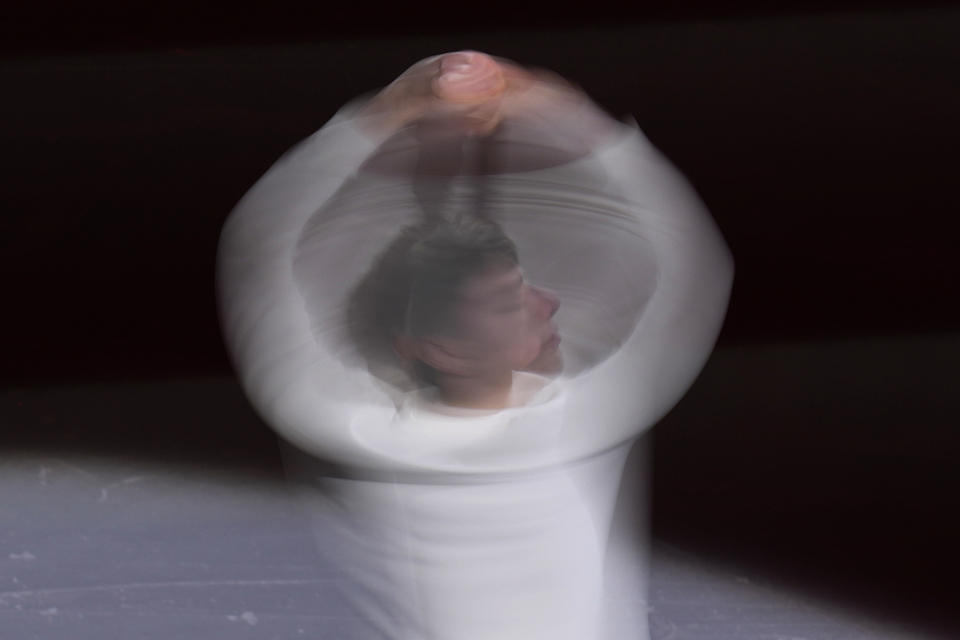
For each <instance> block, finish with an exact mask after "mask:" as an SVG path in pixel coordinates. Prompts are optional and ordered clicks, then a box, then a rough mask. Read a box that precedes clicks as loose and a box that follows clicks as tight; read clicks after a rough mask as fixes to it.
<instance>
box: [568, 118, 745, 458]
mask: <svg viewBox="0 0 960 640" xmlns="http://www.w3.org/2000/svg"><path fill="white" fill-rule="evenodd" d="M592 162H596V163H597V164H598V165H599V166H600V167H602V171H603V172H604V173H605V174H606V177H607V180H608V185H609V190H610V194H613V198H614V202H615V208H616V209H617V212H616V213H617V214H618V217H619V219H620V222H619V224H620V225H621V226H622V228H623V232H625V233H629V234H633V236H634V237H635V239H636V244H637V247H636V250H637V251H643V252H648V253H649V254H650V257H651V258H652V262H653V264H654V265H655V271H656V279H655V284H654V286H653V292H652V295H651V296H650V297H649V299H648V301H647V303H646V305H645V307H644V309H643V312H642V313H641V314H640V316H639V319H638V321H637V323H636V325H635V327H634V328H633V330H632V332H631V333H630V335H629V337H627V338H626V340H625V341H624V342H623V344H622V345H621V346H620V348H619V349H618V350H617V351H616V352H615V353H613V355H611V356H610V357H609V358H608V359H607V360H605V361H604V362H602V363H601V364H599V365H598V366H596V367H594V368H593V369H591V370H589V371H587V372H586V373H584V374H583V375H581V376H579V377H577V378H576V379H575V380H574V381H572V384H571V385H570V392H571V397H570V401H569V403H568V406H567V411H568V413H567V416H568V420H569V423H568V424H569V425H570V426H571V430H575V431H576V433H575V434H574V436H573V437H574V439H575V440H579V439H580V438H586V439H588V440H590V439H592V440H594V441H595V442H596V444H597V445H601V444H605V445H609V446H612V445H614V444H616V443H618V442H622V441H624V440H626V439H629V438H631V437H633V436H635V435H637V434H638V433H639V432H640V431H641V430H643V429H645V428H647V427H650V426H652V425H653V424H654V423H655V422H657V421H658V420H659V419H660V418H661V417H662V416H663V415H664V414H666V413H667V412H668V411H669V410H670V409H671V408H672V407H673V406H674V405H675V404H676V403H677V402H678V401H679V400H680V398H681V397H682V396H683V394H684V393H685V392H686V391H687V389H688V388H689V387H690V386H691V385H692V384H693V382H694V380H695V379H696V377H697V376H698V375H699V373H700V371H701V369H702V368H703V366H704V364H705V363H706V361H707V358H708V357H709V355H710V352H711V351H712V349H713V346H714V344H715V342H716V339H717V336H718V334H719V332H720V328H721V326H722V323H723V318H724V315H725V313H726V309H727V303H728V300H729V296H730V291H731V287H732V283H733V258H732V255H731V253H730V251H729V249H728V247H727V245H726V243H725V242H724V240H723V236H722V235H721V233H720V231H719V229H718V228H717V226H716V224H715V223H714V221H713V219H712V218H711V216H710V214H709V213H708V212H707V210H706V207H705V206H704V205H703V203H702V202H701V200H700V199H699V197H698V196H697V194H696V192H695V191H694V189H693V188H692V186H691V185H690V184H689V183H688V182H687V180H686V179H685V178H684V177H683V176H682V175H681V174H680V172H679V171H677V170H676V169H675V168H674V167H673V166H672V165H671V164H670V163H669V161H667V160H666V159H665V158H664V157H663V155H662V154H661V153H660V152H659V151H657V150H656V149H655V148H654V147H653V145H652V144H651V143H650V142H649V141H648V140H647V139H646V138H645V136H644V135H643V134H642V133H641V132H640V131H639V129H637V128H635V127H624V133H623V136H622V138H621V139H620V140H619V141H617V142H615V143H613V144H611V145H608V146H606V147H604V148H603V149H601V150H600V151H598V153H597V154H596V155H595V156H594V158H593V159H592ZM624 295H625V296H630V295H639V293H637V292H631V291H625V292H624ZM591 431H593V432H594V433H593V434H591V433H590V432H591ZM598 431H599V432H600V435H599V436H598V434H597V432H598Z"/></svg>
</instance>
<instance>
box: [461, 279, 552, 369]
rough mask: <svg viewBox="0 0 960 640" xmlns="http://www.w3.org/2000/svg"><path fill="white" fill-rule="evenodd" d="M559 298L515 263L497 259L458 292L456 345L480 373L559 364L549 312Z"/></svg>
mask: <svg viewBox="0 0 960 640" xmlns="http://www.w3.org/2000/svg"><path fill="white" fill-rule="evenodd" d="M559 304H560V303H559V301H558V300H557V298H556V296H554V295H553V294H552V293H551V292H549V291H546V290H544V289H539V288H537V287H534V286H532V285H530V284H529V283H527V282H526V281H525V280H524V277H523V272H522V271H521V269H520V267H519V266H517V265H511V264H505V263H495V264H492V265H490V266H488V267H487V268H485V269H484V270H483V271H482V272H481V273H480V274H478V275H477V276H474V277H473V278H470V279H468V280H467V282H466V283H465V284H464V286H463V289H462V291H461V297H460V306H459V309H458V317H457V320H458V321H459V322H458V325H459V328H460V331H458V332H457V334H458V335H457V340H456V343H454V348H456V349H458V350H460V351H461V353H462V354H463V357H464V358H467V359H469V361H470V362H471V363H472V366H473V367H474V368H475V371H476V372H477V374H479V375H486V374H490V375H497V374H500V373H503V372H507V371H523V370H533V371H539V372H542V373H555V372H556V371H558V370H559V368H560V354H559V349H558V346H559V343H560V338H559V336H558V334H557V328H556V326H555V324H554V323H553V316H554V314H555V313H556V312H557V308H558V307H559Z"/></svg>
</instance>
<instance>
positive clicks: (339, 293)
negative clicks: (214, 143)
mask: <svg viewBox="0 0 960 640" xmlns="http://www.w3.org/2000/svg"><path fill="white" fill-rule="evenodd" d="M580 108H581V109H582V110H583V113H579V112H578V113H567V114H560V115H559V116H557V117H556V118H555V119H554V118H549V119H544V120H542V121H535V120H529V121H527V122H514V123H511V122H507V123H505V124H504V125H503V126H502V128H501V129H500V130H499V131H498V133H497V134H496V135H495V136H494V138H493V139H492V141H493V143H492V149H493V152H492V155H493V158H494V170H493V171H492V173H490V174H489V175H485V176H484V177H483V181H484V194H485V195H484V199H485V204H484V206H485V207H486V208H487V209H488V210H489V211H492V212H493V214H494V215H495V217H496V219H497V220H498V221H499V222H500V223H501V224H502V226H503V227H504V229H505V230H506V232H507V234H508V235H509V236H510V237H511V238H512V239H513V240H514V241H515V242H516V244H517V246H518V249H519V252H520V261H521V265H522V267H523V269H524V271H525V272H526V275H527V278H528V279H529V280H530V281H531V282H533V283H535V284H537V285H540V286H545V287H548V288H550V289H552V290H554V291H555V292H556V293H557V295H558V297H559V298H560V300H561V307H560V310H559V312H558V314H557V316H556V321H557V325H558V326H559V329H560V332H561V334H562V336H563V345H562V350H563V355H564V361H565V363H566V364H565V371H564V374H563V376H562V377H560V378H558V379H555V380H547V379H543V378H539V377H537V376H533V375H532V374H517V375H516V383H515V391H516V397H515V405H514V406H512V407H511V408H508V409H505V410H502V411H497V412H480V411H466V410H454V409H451V408H444V407H443V406H442V405H440V404H439V403H437V402H435V401H433V400H432V399H431V395H430V392H429V391H425V390H418V391H411V389H410V388H409V387H406V386H404V385H403V384H402V378H400V377H399V376H398V375H397V372H396V371H391V370H390V369H389V367H388V366H387V365H384V363H382V362H374V361H372V360H368V359H366V358H365V357H364V356H363V355H362V354H361V353H360V351H359V350H358V349H357V348H356V346H355V345H354V344H353V343H352V342H351V340H350V338H349V332H348V331H347V326H346V323H347V317H348V316H347V313H346V309H347V305H348V301H349V298H350V295H351V292H352V291H353V289H354V288H355V286H356V284H357V283H358V281H359V280H360V279H361V277H362V276H363V275H364V273H365V272H366V271H367V269H369V267H370V265H371V264H372V262H373V260H374V258H375V257H376V256H377V255H378V254H379V253H380V251H381V250H382V249H383V248H384V246H385V245H386V244H387V243H388V242H389V241H390V240H391V239H393V237H394V236H395V235H396V233H397V232H398V230H399V229H400V228H401V227H402V226H404V225H406V224H408V223H410V222H414V221H415V220H416V219H417V218H418V216H420V215H422V210H423V208H424V206H427V205H426V204H425V203H426V202H427V201H429V200H430V199H431V198H436V199H437V200H438V201H440V200H442V201H443V202H445V203H447V204H449V203H456V202H457V201H458V200H461V201H462V200H468V199H469V198H471V197H473V195H472V193H473V192H472V191H471V190H470V185H471V184H473V182H474V181H475V180H476V179H475V178H470V177H465V176H462V175H457V171H458V168H457V167H456V166H454V167H450V166H446V164H445V163H444V162H440V163H439V164H436V163H435V166H433V167H431V166H430V159H431V157H433V158H434V159H436V158H437V157H439V156H441V155H442V153H443V152H442V149H447V150H448V151H449V149H450V148H451V144H452V145H453V147H456V148H459V146H458V145H459V144H460V143H456V142H455V143H450V141H449V140H447V142H445V143H443V144H440V145H438V146H435V147H434V148H433V149H434V151H435V152H436V153H435V155H434V156H431V155H430V154H431V143H430V142H429V135H427V136H426V138H424V137H423V136H422V135H420V134H418V133H417V132H416V131H415V130H414V129H408V130H406V131H404V132H401V133H400V134H398V135H396V136H393V137H392V138H391V139H390V140H385V139H375V138H374V137H373V134H370V133H368V132H367V131H366V129H361V128H359V127H358V126H357V118H358V116H357V115H356V113H357V110H358V108H357V106H356V104H352V105H348V106H347V107H345V108H344V109H342V110H341V111H340V112H339V113H338V114H337V115H336V116H335V117H334V118H333V119H332V120H331V121H330V122H329V123H328V124H327V125H326V126H324V127H323V128H322V129H321V130H320V131H319V132H317V133H316V134H314V135H313V136H311V137H310V138H309V139H307V140H306V141H305V142H303V143H301V145H300V146H298V147H296V148H295V149H293V150H292V151H291V152H289V153H288V154H287V155H286V156H284V157H283V158H282V159H281V160H279V161H278V162H277V163H276V165H274V167H273V168H271V169H270V171H269V172H268V173H267V174H266V175H265V176H264V177H263V178H262V179H261V180H260V181H259V182H258V183H257V184H256V185H255V186H254V187H253V188H252V189H251V190H250V192H249V193H248V194H247V195H246V196H245V197H244V199H243V200H242V201H241V203H240V204H239V205H238V206H237V208H236V210H235V211H234V213H233V214H232V215H231V217H230V219H229V220H228V222H227V224H226V226H225V227H224V231H223V235H222V238H221V246H220V255H219V267H218V268H219V273H218V276H219V292H220V296H221V315H222V323H223V329H224V333H225V337H226V341H227V344H228V346H229V348H230V351H231V354H232V357H233V358H234V363H235V366H236V369H237V372H238V374H239V376H240V378H241V381H242V384H243V386H244V389H245V391H246V393H247V394H248V396H249V398H250V400H251V402H252V403H253V405H254V406H255V407H256V408H257V409H258V411H259V412H260V413H261V415H262V416H263V418H264V419H265V420H266V421H267V422H268V423H269V424H270V425H272V426H273V427H274V428H275V429H276V430H277V432H278V433H279V434H281V435H282V436H283V437H284V438H286V439H287V440H288V441H290V442H291V443H293V444H295V445H296V446H297V447H299V448H300V449H302V450H304V451H306V452H309V453H311V454H314V455H316V456H319V457H321V458H324V459H326V460H331V461H334V462H335V463H337V464H338V465H340V466H341V467H342V468H343V469H346V470H347V473H346V474H343V475H341V477H326V478H324V479H321V480H320V481H319V487H320V488H321V489H322V491H319V492H318V493H317V494H316V496H315V498H316V500H315V507H316V513H317V518H318V521H319V522H321V523H322V526H323V528H324V533H323V534H322V535H323V536H324V540H325V544H327V545H328V548H329V549H330V550H331V555H333V556H334V557H336V558H338V559H339V561H340V564H341V566H342V568H343V569H344V571H345V572H346V574H347V578H348V579H349V581H350V584H351V585H352V586H351V592H350V594H349V595H350V597H351V598H352V600H353V601H354V602H355V604H356V605H357V607H359V609H360V610H361V611H362V613H363V617H364V618H365V619H366V620H367V621H368V623H369V625H370V629H369V637H371V638H373V637H382V638H391V639H396V640H427V639H430V640H513V639H516V640H538V639H541V638H542V639H544V640H546V639H550V640H565V639H569V640H600V639H601V638H602V639H604V640H625V639H626V638H631V639H633V638H642V637H644V636H645V635H646V633H647V632H646V611H645V610H643V609H642V604H641V603H640V602H639V601H640V600H641V599H642V597H643V576H642V570H643V558H642V549H637V548H635V547H634V546H632V544H631V536H630V535H629V534H630V532H629V531H626V530H612V529H611V522H612V521H614V512H615V504H616V502H617V497H618V491H619V489H620V478H621V474H622V471H623V468H624V461H625V460H626V457H627V453H628V451H629V448H630V445H631V444H632V443H633V442H634V440H635V439H636V437H637V436H638V435H639V434H640V433H641V432H642V431H643V430H645V429H646V428H648V427H650V426H652V425H653V424H654V423H656V422H657V420H659V419H660V417H661V416H663V415H664V414H665V413H666V412H667V411H669V409H670V408H671V407H672V406H673V405H674V404H675V403H676V402H677V401H678V400H679V398H680V397H681V396H682V395H683V393H684V392H685V391H686V389H687V388H688V387H689V386H690V384H691V383H692V382H693V380H694V379H695V377H696V376H697V374H698V373H699V371H700V369H701V368H702V366H703V364H704V363H705V361H706V358H707V357H708V355H709V353H710V351H711V350H712V347H713V344H714V342H715V340H716V337H717V334H718V332H719V329H720V326H721V323H722V320H723V316H724V313H725V310H726V304H727V300H728V297H729V292H730V286H731V282H732V273H733V268H732V260H731V257H730V254H729V252H728V250H727V248H726V245H725V244H724V242H723V240H722V237H721V235H720V233H719V232H718V230H717V229H716V227H715V225H714V224H713V222H712V220H711V219H710V217H709V215H708V214H707V212H706V210H705V209H704V208H703V206H702V204H701V203H700V201H699V200H698V198H697V197H696V195H695V194H694V192H693V190H692V189H691V188H690V186H689V185H688V184H687V183H686V181H685V180H684V179H683V178H682V177H681V176H680V175H679V174H678V173H677V172H676V170H674V169H673V168H672V167H671V166H670V165H669V163H667V162H666V161H665V160H664V159H663V158H662V156H661V155H660V154H659V153H658V152H657V151H656V150H655V149H654V148H653V147H652V146H651V145H650V144H649V142H647V140H646V139H645V138H644V136H643V135H642V134H641V133H640V131H639V130H638V129H637V128H636V127H635V126H630V125H624V124H620V123H611V122H609V121H608V124H609V125H611V130H612V131H613V132H614V133H613V134H612V135H610V136H608V137H607V138H606V139H605V140H604V142H603V143H602V144H600V145H599V146H597V145H590V144H585V143H583V141H582V140H580V139H578V137H577V131H578V128H577V124H576V123H577V122H578V119H579V118H584V122H586V121H588V120H589V119H593V120H594V121H595V120H596V119H597V118H599V117H605V116H600V115H599V112H598V110H596V108H595V107H593V106H591V105H581V107H580ZM547 115H548V116H551V115H556V114H547ZM561 116H562V117H561ZM421 133H422V132H421ZM418 136H419V137H418ZM424 140H427V142H424ZM465 144H467V145H469V143H465ZM444 145H446V146H444ZM454 155H456V154H454ZM424 159H426V162H425V161H424ZM498 159H499V160H498ZM447 164H449V163H447ZM453 164H456V163H453ZM412 173H419V176H418V177H417V178H416V179H412ZM443 173H448V174H452V175H447V176H442V175H439V174H443ZM622 499H623V496H621V500H622Z"/></svg>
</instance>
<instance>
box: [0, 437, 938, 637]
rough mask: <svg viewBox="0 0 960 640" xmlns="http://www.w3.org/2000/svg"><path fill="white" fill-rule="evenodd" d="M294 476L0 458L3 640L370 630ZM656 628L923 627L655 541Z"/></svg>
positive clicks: (765, 632) (684, 631) (821, 630)
mask: <svg viewBox="0 0 960 640" xmlns="http://www.w3.org/2000/svg"><path fill="white" fill-rule="evenodd" d="M334 580H335V578H334V577H333V576H332V573H331V571H330V569H329V567H325V566H324V565H323V563H322V561H321V560H320V556H319V554H318V553H317V551H316V548H315V546H314V541H313V539H312V535H311V532H310V530H309V527H308V525H307V520H306V517H305V514H304V512H303V511H302V508H301V505H300V503H298V502H297V501H296V500H295V499H294V498H293V497H292V494H291V493H290V492H289V490H288V488H287V487H286V486H285V485H284V483H283V482H280V481H277V479H276V478H273V479H271V478H270V477H268V476H266V475H264V474H263V473H250V474H244V473H242V472H240V471H238V470H233V471H228V470H225V469H219V468H217V467H215V466H211V467H207V468H203V467H201V466H198V465H192V466H191V465H185V464H177V463H175V462H171V463H163V464H162V463H159V462H157V463H148V462H144V461H143V460H132V459H129V458H125V457H114V458H110V457H105V456H104V457H90V456H80V455H79V454H59V455H57V456H53V455H45V454H42V453H37V454H29V455H18V456H17V457H15V458H14V457H9V456H8V457H7V458H6V459H5V460H3V461H2V462H0V638H3V639H4V640H8V639H9V640H21V639H22V640H26V639H37V640H61V639H63V640H86V639H91V640H92V639H96V640H107V639H112V638H117V639H123V640H128V639H129V640H133V639H154V638H155V639H158V640H159V639H164V640H167V639H173V638H177V639H182V640H191V639H198V640H200V639H203V640H218V639H221V638H222V639H224V640H226V639H230V640H236V639H239V638H254V639H263V640H268V639H288V638H289V639H295V638H311V639H330V640H360V638H359V636H358V635H356V632H355V631H352V629H353V627H352V624H351V623H352V619H351V617H350V614H349V613H345V609H344V607H343V605H342V603H341V602H339V601H338V600H337V597H336V595H335V590H334V589H333V588H332V587H333V581H334ZM650 604H651V606H650V610H649V616H650V622H651V632H652V637H653V638H654V639H656V640H728V639H729V640H821V639H824V640H899V639H906V638H922V637H931V636H922V635H917V634H912V633H911V632H909V631H906V630H903V629H898V628H896V627H895V626H893V625H891V624H887V623H884V621H882V620H880V619H878V618H877V617H876V615H875V614H871V617H869V618H867V617H865V614H863V613H862V612H852V611H846V612H845V611H841V610H837V609H836V608H834V607H833V606H831V605H830V604H829V603H826V602H815V601H813V600H811V599H810V598H809V596H805V595H804V596H801V595H798V594H797V593H791V592H790V591H788V590H784V589H783V588H782V587H774V586H773V585H772V584H770V583H768V582H766V581H765V580H764V579H762V578H759V577H758V576H756V575H751V574H750V572H748V571H746V570H744V571H737V570H734V571H731V570H730V569H729V568H726V569H721V568H719V566H718V565H716V564H712V563H709V562H706V561H704V560H703V559H699V558H696V557H695V556H692V555H690V554H687V553H685V552H683V551H681V550H678V549H675V548H673V547H671V546H669V545H665V544H662V543H655V544H654V547H653V558H652V565H651V587H650Z"/></svg>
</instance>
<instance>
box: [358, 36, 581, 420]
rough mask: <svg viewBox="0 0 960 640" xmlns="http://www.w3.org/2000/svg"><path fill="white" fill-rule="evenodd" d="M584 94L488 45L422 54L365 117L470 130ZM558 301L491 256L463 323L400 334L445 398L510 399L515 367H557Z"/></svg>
mask: <svg viewBox="0 0 960 640" xmlns="http://www.w3.org/2000/svg"><path fill="white" fill-rule="evenodd" d="M582 99H583V97H582V94H581V93H580V92H579V91H577V90H576V89H574V88H573V87H571V86H570V85H569V84H568V83H566V82H565V81H563V80H562V79H560V78H558V77H556V76H554V75H552V74H547V73H544V72H531V71H527V70H525V69H522V68H520V67H518V66H516V65H514V64H512V63H510V62H508V61H505V60H500V59H494V58H492V57H490V56H487V55H485V54H482V53H478V52H473V51H466V52H456V53H450V54H446V55H443V56H437V57H435V58H429V59H427V60H424V61H421V62H418V63H417V64H415V65H413V66H412V67H411V68H410V69H408V70H407V71H406V72H405V73H403V74H402V75H401V76H400V77H399V78H397V80H395V81H394V82H393V83H391V84H390V85H389V86H388V87H387V88H385V89H384V90H383V91H381V92H380V93H379V94H378V95H377V96H375V97H374V98H373V100H372V101H371V102H370V104H368V105H367V107H366V108H365V110H364V113H363V116H364V122H365V123H366V124H365V125H364V126H367V127H370V128H371V129H379V131H378V133H383V132H384V131H387V132H389V131H395V130H397V129H399V128H401V127H404V126H407V125H408V124H411V123H414V122H419V121H431V122H439V123H441V124H443V126H445V127H447V128H449V129H450V130H453V131H456V132H459V133H462V134H465V135H486V134H489V133H490V132H492V131H493V130H494V129H495V128H496V127H497V125H498V124H499V123H500V122H501V120H502V119H504V118H510V117H524V116H529V115H530V114H531V113H535V112H538V111H541V112H542V111H543V110H545V109H549V108H550V106H551V104H555V103H556V101H558V100H567V101H580V100H582ZM558 306H559V301H558V300H557V298H556V297H555V296H554V295H553V294H552V293H550V292H548V291H545V290H543V289H539V288H537V287H534V286H532V285H530V284H529V283H527V282H526V281H525V280H524V278H523V272H522V270H521V269H520V267H519V266H518V265H515V264H505V263H491V264H489V265H487V266H486V268H484V269H483V270H481V272H480V273H478V274H477V275H475V276H474V277H472V278H470V279H468V281H467V282H466V283H464V286H463V289H462V291H461V292H460V301H459V307H458V312H457V320H458V321H459V322H458V324H459V331H456V332H454V335H450V336H447V335H445V336H427V337H421V338H414V337H412V336H404V335H401V336H397V338H396V341H395V347H396V350H397V352H398V353H399V354H400V355H401V356H402V357H404V358H406V359H408V360H410V361H413V360H420V361H422V362H424V363H426V364H428V365H430V366H431V367H432V368H433V369H434V370H435V371H437V372H438V373H439V374H440V375H439V379H438V381H437V387H438V390H439V394H440V399H441V401H442V402H443V403H445V404H448V405H452V406H458V407H467V408H478V409H499V408H504V407H507V406H510V404H511V402H512V400H513V399H512V396H511V391H512V389H513V384H514V372H516V371H534V372H538V373H542V374H551V373H557V372H559V370H560V368H561V366H562V361H561V357H560V352H559V349H558V346H559V342H560V339H559V337H558V334H557V329H556V326H555V325H554V323H553V316H554V314H555V313H556V311H557V308H558Z"/></svg>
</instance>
